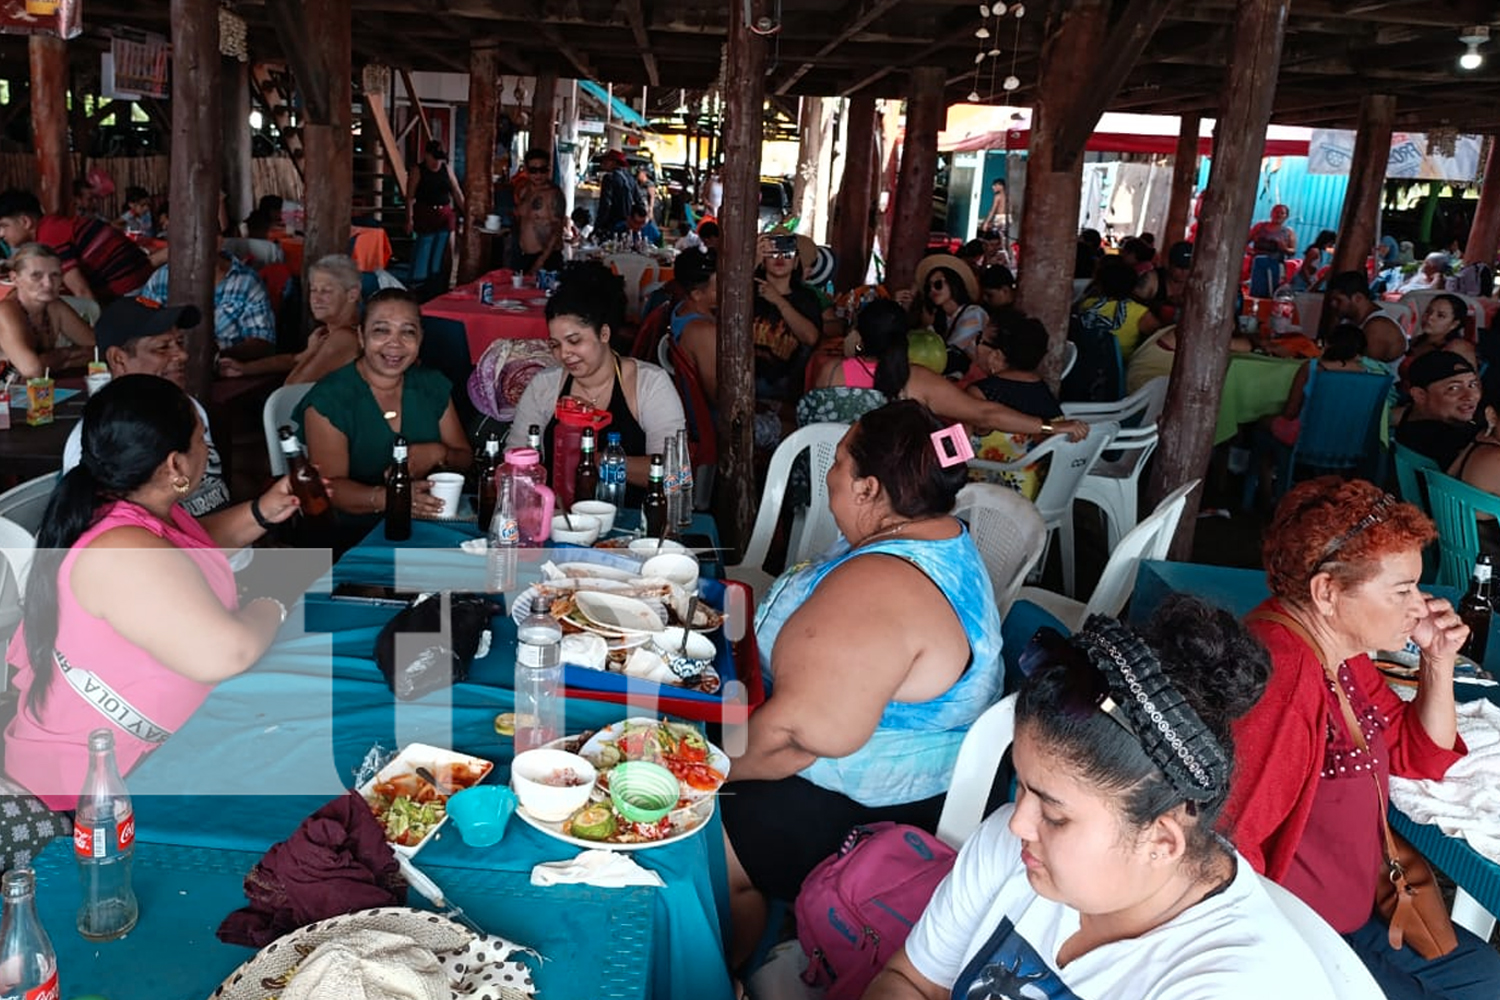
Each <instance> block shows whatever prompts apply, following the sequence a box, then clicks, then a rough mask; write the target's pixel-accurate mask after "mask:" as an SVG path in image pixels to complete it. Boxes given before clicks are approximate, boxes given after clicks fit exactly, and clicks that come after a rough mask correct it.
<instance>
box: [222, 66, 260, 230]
mask: <svg viewBox="0 0 1500 1000" xmlns="http://www.w3.org/2000/svg"><path fill="white" fill-rule="evenodd" d="M220 72H221V75H222V79H223V86H224V95H223V96H224V101H223V105H224V123H223V130H224V131H223V135H224V193H225V200H226V205H227V208H228V210H229V224H230V226H238V225H239V224H240V223H241V222H244V221H245V216H247V215H249V214H250V211H251V209H253V208H255V189H254V187H253V186H252V184H251V173H250V171H251V162H250V160H251V155H252V154H251V136H250V68H249V67H248V66H247V65H246V64H244V63H242V62H240V61H239V60H238V59H231V58H228V57H225V58H224V59H223V62H222V64H221V67H220Z"/></svg>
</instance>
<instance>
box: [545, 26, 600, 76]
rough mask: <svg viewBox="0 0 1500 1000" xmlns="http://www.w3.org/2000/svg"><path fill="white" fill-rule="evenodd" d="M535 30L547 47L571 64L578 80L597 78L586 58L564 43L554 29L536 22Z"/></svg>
mask: <svg viewBox="0 0 1500 1000" xmlns="http://www.w3.org/2000/svg"><path fill="white" fill-rule="evenodd" d="M535 28H536V30H537V31H538V32H539V33H540V34H541V36H542V37H543V38H545V39H546V40H547V44H548V45H550V46H552V47H553V48H554V49H556V50H557V51H558V52H560V53H562V56H563V58H564V59H566V60H568V62H570V63H572V64H573V67H574V68H575V69H577V70H578V75H579V78H580V79H583V80H594V79H596V78H597V76H598V74H596V73H595V72H594V67H593V65H592V64H591V63H590V62H589V60H588V58H587V57H586V56H585V55H584V54H583V53H581V52H579V51H578V50H577V49H575V48H574V47H573V46H572V45H570V44H569V43H568V42H566V41H564V40H563V37H562V35H561V34H559V33H558V31H557V29H556V28H554V27H553V26H552V25H550V24H546V23H543V22H537V23H536V24H535Z"/></svg>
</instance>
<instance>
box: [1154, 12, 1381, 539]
mask: <svg viewBox="0 0 1500 1000" xmlns="http://www.w3.org/2000/svg"><path fill="white" fill-rule="evenodd" d="M1290 7H1291V0H1243V2H1242V3H1240V5H1239V6H1238V7H1237V8H1236V10H1235V17H1234V30H1233V31H1232V32H1230V37H1231V38H1233V39H1234V40H1235V41H1234V45H1233V48H1232V49H1231V51H1230V55H1229V66H1228V68H1227V70H1226V71H1225V80H1224V89H1223V91H1222V92H1221V94H1220V95H1219V108H1220V116H1219V122H1218V130H1217V132H1216V133H1215V135H1214V156H1213V168H1212V173H1211V174H1210V176H1209V179H1208V189H1207V191H1206V192H1205V193H1204V196H1203V213H1202V216H1201V217H1200V218H1199V220H1198V240H1197V244H1196V246H1195V247H1194V248H1193V271H1192V276H1191V278H1190V279H1189V281H1188V291H1187V298H1186V301H1184V303H1183V306H1182V314H1181V317H1180V318H1179V320H1178V325H1177V329H1178V339H1177V359H1176V363H1175V364H1174V365H1173V368H1172V381H1171V386H1170V388H1169V389H1168V391H1167V405H1166V410H1165V412H1164V413H1163V414H1162V417H1161V420H1160V422H1159V426H1160V427H1161V444H1160V445H1159V447H1158V448H1157V452H1156V462H1155V464H1154V466H1153V468H1152V472H1151V482H1150V486H1149V490H1148V492H1147V495H1148V497H1149V498H1150V499H1149V500H1148V503H1147V506H1146V509H1147V510H1150V509H1151V508H1152V507H1153V506H1155V505H1156V504H1157V503H1158V502H1159V501H1160V500H1161V498H1162V497H1164V496H1166V494H1168V493H1170V492H1171V491H1172V490H1174V489H1176V488H1177V487H1178V486H1180V485H1181V484H1182V483H1185V482H1188V481H1189V480H1192V479H1198V478H1201V477H1202V476H1203V474H1204V471H1205V470H1206V469H1207V468H1208V457H1209V452H1210V451H1211V450H1212V449H1213V437H1214V426H1215V425H1216V424H1217V423H1218V417H1219V397H1220V393H1221V391H1222V390H1223V383H1224V366H1225V365H1226V364H1228V361H1229V333H1230V330H1231V329H1232V328H1233V324H1234V297H1235V292H1236V291H1237V290H1238V289H1239V283H1240V264H1241V261H1242V260H1243V259H1244V256H1245V234H1246V233H1247V232H1249V231H1250V215H1251V212H1252V211H1253V210H1254V208H1255V185H1256V181H1257V179H1258V178H1259V176H1260V160H1261V154H1262V152H1263V151H1264V149H1265V135H1266V125H1267V124H1268V123H1269V122H1270V120H1271V102H1272V99H1273V98H1274V96H1275V93H1276V70H1277V67H1278V65H1279V64H1280V62H1281V42H1282V38H1283V37H1284V35H1285V32H1286V19H1287V11H1288V9H1289V8H1290ZM1382 162H1384V161H1382ZM1202 494H1203V491H1202V490H1201V489H1199V490H1194V491H1193V492H1192V494H1190V495H1189V496H1188V499H1187V508H1186V509H1185V510H1184V511H1183V513H1182V521H1181V523H1180V526H1179V527H1178V529H1177V537H1176V539H1175V541H1174V542H1173V545H1172V558H1173V559H1186V558H1187V557H1188V555H1189V554H1190V553H1191V552H1192V546H1193V531H1194V528H1195V527H1196V525H1197V521H1198V504H1199V502H1200V500H1201V498H1202Z"/></svg>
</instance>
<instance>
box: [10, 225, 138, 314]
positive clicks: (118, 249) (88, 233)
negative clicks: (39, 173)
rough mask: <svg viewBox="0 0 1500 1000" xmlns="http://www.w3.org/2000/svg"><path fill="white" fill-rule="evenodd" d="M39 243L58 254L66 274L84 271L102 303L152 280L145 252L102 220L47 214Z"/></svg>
mask: <svg viewBox="0 0 1500 1000" xmlns="http://www.w3.org/2000/svg"><path fill="white" fill-rule="evenodd" d="M36 240H37V242H38V243H41V244H44V245H46V246H49V247H51V248H52V249H53V250H55V251H57V255H58V256H59V257H61V258H62V268H63V272H64V273H66V272H68V271H71V270H73V269H74V268H77V269H78V270H79V271H81V272H82V273H83V279H84V280H85V281H87V282H88V284H89V288H90V289H91V290H92V291H93V293H94V297H95V298H97V299H99V300H100V301H101V302H109V301H111V300H113V299H117V298H120V297H121V296H123V295H130V294H132V293H133V292H135V291H136V289H138V288H140V287H141V286H142V285H144V284H145V283H146V280H147V279H148V278H150V277H151V261H150V260H149V259H148V258H147V257H146V254H145V252H144V251H142V250H141V248H140V247H138V246H136V245H135V244H134V243H132V242H131V241H130V239H129V237H127V236H126V235H125V234H124V233H122V232H120V231H119V230H118V229H116V228H115V227H114V226H111V225H110V224H109V223H108V222H105V221H104V220H103V219H99V218H85V217H84V216H75V215H44V216H42V218H41V220H40V221H39V222H38V223H37V226H36Z"/></svg>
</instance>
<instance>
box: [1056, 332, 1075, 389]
mask: <svg viewBox="0 0 1500 1000" xmlns="http://www.w3.org/2000/svg"><path fill="white" fill-rule="evenodd" d="M1077 363H1078V345H1077V344H1076V343H1074V342H1073V341H1071V340H1065V341H1063V347H1062V368H1061V370H1060V371H1059V372H1058V373H1057V379H1058V381H1059V382H1060V381H1062V380H1063V379H1065V378H1067V377H1068V372H1070V371H1072V370H1073V366H1074V365H1076V364H1077Z"/></svg>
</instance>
